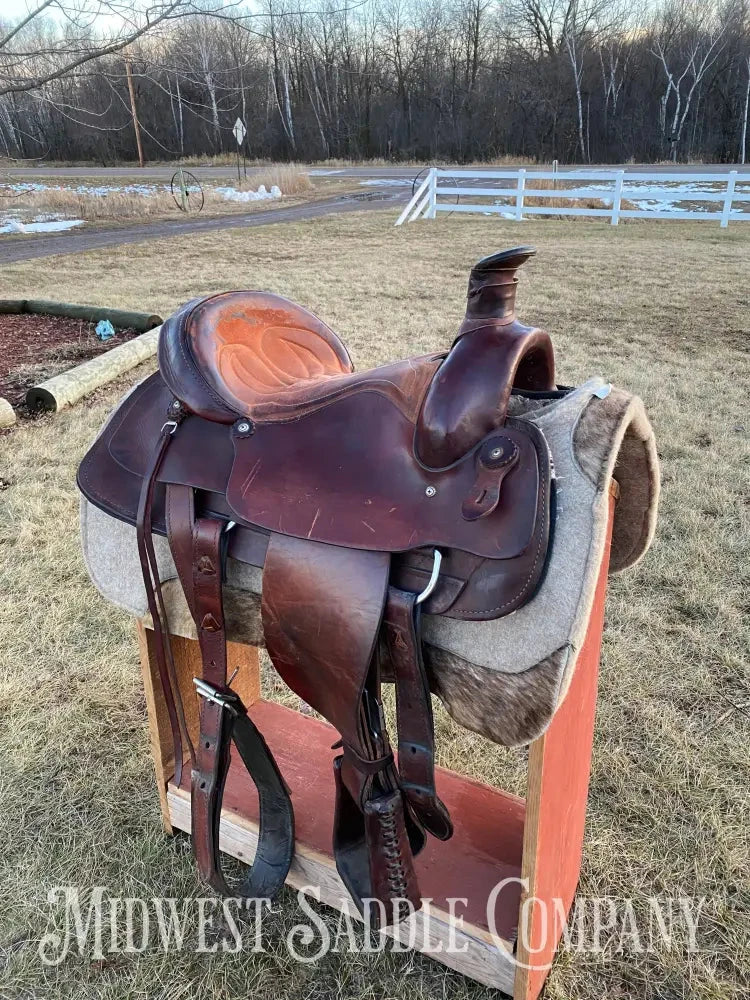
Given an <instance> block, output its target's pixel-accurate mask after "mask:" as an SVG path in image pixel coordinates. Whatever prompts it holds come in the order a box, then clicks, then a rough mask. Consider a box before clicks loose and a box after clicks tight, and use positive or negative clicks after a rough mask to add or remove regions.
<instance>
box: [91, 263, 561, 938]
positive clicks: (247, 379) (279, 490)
mask: <svg viewBox="0 0 750 1000" xmlns="http://www.w3.org/2000/svg"><path fill="white" fill-rule="evenodd" d="M533 253H534V251H533V250H531V249H529V248H517V249H515V250H511V251H508V252H506V253H501V254H495V255H493V256H491V257H487V258H484V259H483V260H482V261H480V262H479V263H478V264H477V265H476V266H475V267H474V269H473V270H472V272H471V279H470V284H469V300H468V307H467V312H466V317H465V319H464V321H463V323H462V325H461V328H460V330H459V333H458V336H457V338H456V340H455V341H454V344H453V346H452V347H451V349H450V350H449V351H448V352H447V353H445V354H438V355H429V356H426V357H421V358H414V359H409V360H406V361H402V362H396V363H394V364H390V365H386V366H383V367H381V368H376V369H373V370H371V371H366V372H362V373H356V372H354V371H353V368H352V365H351V361H350V359H349V355H348V353H347V351H346V348H345V347H344V345H343V344H342V342H341V341H340V340H339V338H338V337H337V336H336V334H335V333H333V331H332V330H330V329H329V328H328V327H327V326H326V325H325V324H324V323H322V322H321V321H320V320H319V319H317V318H316V317H315V316H313V315H312V314H311V313H309V312H307V311H306V310H304V309H302V308H301V307H300V306H297V305H295V304H294V303H291V302H289V301H287V300H285V299H283V298H281V297H279V296H275V295H271V294H268V293H264V292H226V293H223V294H221V295H214V296H210V297H208V298H205V299H203V300H197V301H193V302H190V303H188V304H187V305H186V306H184V307H183V308H182V309H181V310H179V311H178V312H177V313H175V315H174V316H172V317H171V318H170V319H169V320H167V322H166V323H165V324H164V326H163V327H162V330H161V334H160V341H159V368H160V371H159V373H157V374H155V375H153V376H151V378H149V379H147V380H146V381H145V382H144V383H142V384H141V385H140V386H138V387H137V388H136V389H135V390H134V391H133V392H132V393H131V394H130V395H129V396H128V397H127V398H126V400H125V401H124V402H123V403H122V405H121V407H120V408H119V410H118V411H117V412H116V413H115V414H114V416H113V417H112V418H111V420H110V421H109V422H108V424H107V425H106V426H105V428H104V430H103V432H102V433H101V434H100V436H99V438H98V439H97V441H96V442H95V443H94V445H93V447H92V448H91V450H90V451H89V453H88V454H87V455H86V457H85V458H84V460H83V462H82V464H81V467H80V470H79V475H78V482H79V487H80V489H81V491H82V492H83V494H84V496H85V497H86V498H87V499H88V500H89V501H90V502H91V503H92V504H94V505H95V506H96V507H98V508H100V509H101V510H102V511H105V512H106V513H108V514H110V515H112V516H113V517H115V518H117V519H119V520H122V521H125V522H127V523H129V524H132V525H134V526H135V527H136V533H137V543H138V551H139V557H140V563H141V568H142V572H143V577H144V585H145V590H146V596H147V602H148V609H149V612H150V614H151V618H152V622H153V626H154V631H155V634H156V638H157V643H156V646H157V653H158V664H159V670H160V676H161V681H162V684H163V687H164V692H165V700H166V703H167V707H168V711H169V716H170V723H171V726H172V735H173V739H174V743H175V761H176V766H177V771H178V773H177V774H176V775H175V777H176V780H177V781H178V782H179V780H180V774H179V771H180V769H181V767H182V762H183V757H184V752H183V747H185V748H186V750H187V755H188V757H189V759H190V761H191V768H192V799H193V806H192V815H193V841H194V849H195V853H196V857H197V860H198V865H199V869H200V871H201V874H202V875H203V877H204V878H205V879H206V880H207V881H208V882H209V883H210V884H211V885H212V886H214V887H215V888H216V889H217V890H218V891H219V892H223V893H228V892H230V889H229V886H228V885H227V883H226V881H225V879H224V876H223V874H222V872H221V867H220V859H219V851H218V830H219V817H220V811H221V798H222V792H223V786H224V782H225V780H226V774H227V770H228V762H229V745H230V742H231V741H232V740H234V742H235V745H236V747H237V749H238V752H239V753H240V756H241V757H242V759H243V761H244V762H245V764H246V766H247V767H248V770H249V771H250V774H251V776H252V777H253V780H254V781H255V782H256V784H257V786H258V790H259V795H260V801H261V830H260V840H259V848H258V857H257V859H256V861H255V863H254V865H253V867H252V869H251V870H250V873H249V875H248V878H247V879H246V880H245V882H244V883H243V885H242V886H240V887H239V889H238V890H237V889H235V890H233V891H239V892H241V893H242V894H245V895H250V896H263V895H272V894H273V893H274V892H275V891H276V890H277V889H278V888H279V887H280V885H281V884H282V883H283V881H284V879H285V877H286V874H287V871H288V867H289V864H290V862H291V856H292V850H293V813H292V809H291V804H290V802H289V797H288V794H287V792H286V789H285V786H284V783H283V779H282V777H281V775H280V774H279V772H278V770H277V768H276V766H275V764H274V762H273V760H272V758H271V757H270V754H269V752H268V749H267V747H266V746H265V743H264V742H263V739H262V736H261V735H260V734H259V733H258V731H257V730H256V729H255V727H254V725H253V723H252V722H251V720H250V719H249V718H248V716H247V714H246V712H245V709H244V706H243V705H242V704H241V702H240V701H239V699H238V698H237V696H236V695H235V694H234V693H233V692H232V690H231V687H230V686H229V682H228V679H227V676H226V622H225V615H224V605H223V574H224V566H225V563H226V559H227V556H231V557H232V558H233V559H235V560H239V561H240V562H243V563H246V564H249V565H250V566H256V567H262V568H263V593H262V603H261V613H262V623H263V630H264V634H265V643H266V647H267V649H268V652H269V654H270V656H271V659H272V661H273V663H274V666H275V667H276V669H277V670H278V671H279V673H280V674H281V676H282V677H283V678H284V680H285V681H286V682H287V684H288V685H289V686H290V687H291V688H292V689H293V690H294V691H295V692H297V694H299V695H300V696H301V697H302V698H303V699H304V700H305V701H306V702H308V703H309V704H310V705H312V706H313V707H314V708H315V709H316V710H318V711H319V712H320V713H321V714H322V715H323V716H325V718H326V719H328V721H329V722H331V723H332V724H333V725H334V726H335V727H336V729H337V730H338V732H339V733H340V735H341V751H342V752H341V754H340V756H338V757H337V758H336V761H335V765H334V780H335V782H336V789H337V810H336V817H335V823H334V853H335V857H336V863H337V867H338V870H339V873H340V875H341V878H342V880H343V882H344V884H345V885H346V886H347V888H348V889H349V891H350V893H351V894H352V897H353V898H354V900H355V901H356V902H357V904H358V905H359V906H360V908H364V907H365V905H366V901H367V900H375V901H376V902H377V903H379V904H382V905H383V906H385V907H387V908H388V909H389V910H390V908H391V904H392V903H393V902H394V901H397V900H404V899H405V900H407V901H408V902H409V903H411V904H412V905H413V906H414V907H417V908H418V906H419V905H420V901H419V889H418V886H417V883H416V878H415V875H414V869H413V863H412V858H413V855H414V854H416V853H417V852H418V851H419V850H420V849H421V847H422V846H423V844H424V842H425V837H426V835H427V834H428V833H429V834H432V835H433V836H435V837H438V838H440V839H447V838H448V837H450V835H451V832H452V827H451V822H450V817H449V816H448V813H447V811H446V809H445V806H444V805H443V803H442V802H441V801H440V799H439V797H438V795H437V792H436V790H435V782H434V766H433V758H434V735H433V720H432V707H431V701H430V688H429V684H428V680H427V676H426V673H425V666H424V663H423V658H422V640H421V616H422V613H423V612H425V611H426V612H427V613H428V614H430V615H437V616H443V617H445V618H453V619H466V620H470V621H471V620H488V619H497V618H501V617H503V616H505V615H508V614H510V613H511V612H513V611H515V610H516V609H518V608H521V607H522V606H523V605H525V604H526V603H527V602H528V601H529V600H530V599H531V598H532V597H533V595H534V593H535V591H536V588H537V587H538V585H539V583H540V580H541V579H542V577H543V574H544V571H545V566H546V563H547V554H548V549H549V545H550V526H551V523H552V517H551V510H552V507H553V504H554V488H553V471H552V468H551V462H550V454H549V449H548V446H547V443H546V441H545V438H544V435H543V433H542V432H541V430H540V429H539V428H538V427H537V426H536V425H535V424H534V423H533V422H529V421H525V420H519V419H517V418H516V417H514V416H509V414H508V406H509V401H510V399H511V392H512V390H515V392H516V393H521V394H526V395H528V396H529V397H530V398H533V397H534V396H535V394H537V393H539V394H546V395H547V396H549V395H550V394H553V395H554V393H555V392H556V390H555V382H554V361H553V351H552V346H551V343H550V339H549V337H548V335H547V334H545V333H543V332H542V331H541V330H538V329H534V328H530V327H526V326H523V325H522V324H521V323H520V322H518V320H517V319H516V316H515V291H516V285H517V281H518V277H517V271H518V268H519V267H520V266H521V264H522V263H523V262H524V261H525V260H527V259H528V257H530V256H531V255H532V254H533ZM159 535H166V537H167V539H168V542H169V547H170V550H171V554H172V558H173V560H174V564H175V567H176V570H177V574H178V576H179V579H180V582H181V585H182V588H183V591H184V595H185V599H186V601H187V605H188V607H189V609H190V613H191V615H192V617H193V619H194V621H195V626H196V630H197V634H198V638H199V642H200V647H201V654H202V662H203V676H202V678H200V679H199V680H198V681H197V686H198V692H199V695H200V696H201V697H200V737H199V741H198V743H197V745H196V746H195V747H193V746H192V745H191V743H190V738H189V736H188V733H187V729H186V726H185V721H184V713H183V711H182V706H181V705H180V704H179V698H177V697H175V692H176V690H177V688H176V685H175V684H174V678H173V673H174V667H173V664H172V660H171V651H170V646H169V629H168V625H167V621H166V607H165V603H164V597H163V594H162V588H161V581H160V575H159V566H158V560H157V557H156V548H155V537H158V536H159ZM383 679H388V680H389V681H392V682H393V683H394V684H395V690H396V708H397V729H398V741H397V749H398V755H397V756H396V754H395V753H394V751H393V749H392V747H391V743H390V740H389V737H388V733H387V731H386V727H385V721H384V717H383V712H382V707H381V701H380V688H381V683H382V681H383ZM379 912H380V911H379V909H378V908H377V907H376V908H375V909H371V910H370V911H369V913H370V918H371V919H372V920H373V922H375V923H377V922H378V921H380V922H382V918H381V917H380V916H379Z"/></svg>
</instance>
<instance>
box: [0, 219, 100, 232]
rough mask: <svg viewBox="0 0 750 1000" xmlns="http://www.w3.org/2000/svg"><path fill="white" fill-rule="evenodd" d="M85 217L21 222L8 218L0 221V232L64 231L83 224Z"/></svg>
mask: <svg viewBox="0 0 750 1000" xmlns="http://www.w3.org/2000/svg"><path fill="white" fill-rule="evenodd" d="M83 221H84V220H83V219H49V220H47V221H46V222H25V223H24V222H19V220H18V219H6V220H5V221H4V222H2V223H0V233H62V232H65V231H66V230H68V229H74V228H75V227H76V226H82V225H83Z"/></svg>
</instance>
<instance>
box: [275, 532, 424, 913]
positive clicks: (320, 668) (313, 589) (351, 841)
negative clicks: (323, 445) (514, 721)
mask: <svg viewBox="0 0 750 1000" xmlns="http://www.w3.org/2000/svg"><path fill="white" fill-rule="evenodd" d="M389 573H390V555H389V554H388V553H386V552H366V551H363V550H359V549H347V548H343V547H340V546H336V545H326V544H323V543H321V542H314V541H310V540H308V539H300V538H293V537H291V536H285V535H276V534H274V535H272V536H271V540H270V542H269V544H268V552H267V554H266V563H265V567H264V570H263V598H262V615H263V629H264V633H265V640H266V649H267V650H268V653H269V655H270V657H271V659H272V661H273V664H274V666H275V667H276V669H277V670H278V672H279V674H281V676H282V678H283V679H284V680H285V681H286V683H287V684H288V685H289V687H290V688H291V689H292V690H293V691H295V692H296V693H297V694H298V695H299V696H300V697H301V698H302V699H303V700H304V701H306V702H307V703H308V704H309V705H311V706H312V707H313V708H314V709H316V710H317V711H318V712H320V713H321V715H323V716H324V717H325V718H326V719H327V720H328V721H329V722H330V723H331V724H332V725H334V726H335V727H336V729H337V730H338V731H339V733H341V736H342V744H341V745H342V746H343V753H342V754H341V756H339V757H337V758H336V759H335V761H334V777H335V782H336V793H337V794H336V814H335V817H334V833H333V852H334V857H335V860H336V867H337V869H338V872H339V875H340V876H341V879H342V881H343V883H344V885H345V886H346V888H347V889H348V890H349V892H350V893H351V896H352V898H353V900H354V902H355V903H356V904H357V906H358V907H359V908H360V910H363V909H364V901H365V900H367V899H373V900H375V901H377V902H379V903H380V904H382V906H383V907H385V913H386V919H389V918H390V917H391V916H392V915H395V916H396V917H397V918H398V917H400V916H404V915H405V914H404V913H403V912H401V911H400V910H398V908H394V907H393V904H394V902H395V901H397V900H400V899H406V900H408V902H409V903H410V904H411V905H412V906H413V907H414V908H415V909H418V908H419V906H420V903H421V901H420V898H419V889H418V886H417V880H416V876H415V874H414V868H413V858H412V855H413V854H414V853H416V852H417V851H418V850H419V849H420V848H421V847H422V846H423V844H424V832H423V831H422V830H421V828H420V827H419V826H418V825H417V824H416V823H415V822H414V820H413V818H412V817H411V815H410V813H409V810H408V809H406V807H405V805H404V802H403V797H402V794H401V790H400V788H399V782H398V774H397V773H396V769H395V767H394V763H393V756H392V753H391V748H390V744H389V742H388V735H387V733H386V729H385V724H384V720H383V712H382V707H381V704H380V677H379V665H378V662H377V657H376V655H375V649H376V644H377V639H378V635H379V633H380V628H381V623H382V619H383V609H384V606H385V598H386V593H387V589H388V578H389ZM394 909H396V913H395V914H393V910H394ZM369 915H370V919H371V920H372V921H373V923H376V924H378V925H379V922H380V918H379V915H378V908H377V907H371V908H370V910H369Z"/></svg>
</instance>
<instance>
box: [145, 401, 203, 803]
mask: <svg viewBox="0 0 750 1000" xmlns="http://www.w3.org/2000/svg"><path fill="white" fill-rule="evenodd" d="M171 412H173V413H174V412H175V411H174V409H172V410H171ZM176 427H177V421H176V420H171V421H169V422H168V423H166V424H164V426H163V427H162V429H161V433H160V435H159V438H158V440H157V443H156V447H155V449H154V452H153V455H152V458H151V462H150V463H149V466H148V468H147V470H146V473H145V475H144V479H143V485H142V488H141V493H140V497H139V501H138V512H137V515H136V539H137V543H138V554H139V557H140V562H141V571H142V575H143V585H144V589H145V591H146V603H147V606H148V610H149V614H150V615H151V622H152V625H153V631H154V638H155V652H156V662H157V667H158V670H159V678H160V680H161V684H162V690H163V692H164V701H165V704H166V708H167V715H168V717H169V725H170V730H171V734H172V745H173V751H174V762H175V782H176V783H177V784H179V783H180V781H181V780H182V766H183V739H184V742H185V745H186V746H187V748H188V752H189V755H190V759H191V761H194V759H195V751H194V748H193V744H192V741H191V740H190V735H189V732H188V728H187V723H186V720H185V712H184V707H183V704H182V699H181V697H180V694H179V686H178V683H177V676H176V670H175V665H174V657H173V654H172V646H171V643H170V641H169V621H168V618H167V611H166V606H165V604H164V595H163V593H162V587H161V580H160V578H159V567H158V563H157V559H156V552H155V550H154V544H153V537H152V524H151V518H152V508H153V498H154V490H155V487H156V481H157V476H158V474H159V469H160V468H161V465H162V462H163V461H164V456H165V454H166V451H167V448H168V447H169V444H170V442H171V440H172V435H173V434H174V430H175V429H176ZM168 428H170V429H168Z"/></svg>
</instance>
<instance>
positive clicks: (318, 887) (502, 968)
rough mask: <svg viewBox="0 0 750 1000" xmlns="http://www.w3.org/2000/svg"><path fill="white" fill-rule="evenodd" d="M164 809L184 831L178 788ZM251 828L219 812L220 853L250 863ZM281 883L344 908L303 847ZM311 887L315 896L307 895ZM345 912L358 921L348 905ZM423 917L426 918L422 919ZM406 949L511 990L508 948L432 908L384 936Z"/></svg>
mask: <svg viewBox="0 0 750 1000" xmlns="http://www.w3.org/2000/svg"><path fill="white" fill-rule="evenodd" d="M169 806H170V812H171V815H172V820H173V823H174V826H175V828H176V829H180V830H185V831H188V832H189V830H190V796H189V794H188V792H186V791H185V790H184V789H182V788H176V787H175V786H174V785H170V786H169ZM257 840H258V837H257V824H255V823H253V822H251V821H250V820H247V819H246V818H245V817H243V816H241V815H238V814H235V815H230V814H228V813H224V814H223V815H222V820H221V831H220V845H221V849H222V851H225V852H226V853H227V854H229V855H231V856H232V857H235V858H238V859H239V860H240V861H244V862H246V863H250V862H251V861H252V859H253V858H254V857H255V848H256V845H257ZM287 884H288V885H290V886H292V888H294V889H297V890H303V891H305V892H306V893H307V894H308V895H312V896H313V897H314V898H316V899H318V900H320V902H322V903H325V904H326V905H328V906H331V907H332V908H334V909H337V910H341V909H343V908H344V906H345V904H346V903H347V899H348V897H347V893H346V890H345V889H344V886H343V885H342V883H341V880H340V879H339V876H338V873H337V872H336V868H335V866H334V864H333V859H332V858H331V857H330V855H327V854H321V853H319V852H316V851H315V850H313V849H312V848H310V847H307V846H305V845H304V844H300V843H298V844H297V851H296V854H295V857H294V861H293V862H292V868H291V871H290V873H289V877H288V878H287ZM312 888H314V889H315V892H314V893H312V892H310V890H311V889H312ZM348 912H349V913H351V915H352V916H353V917H354V918H356V919H359V916H358V914H357V912H356V910H355V908H354V906H353V904H351V902H350V901H349V902H348ZM426 917H427V918H426ZM386 933H387V934H388V936H389V937H392V938H395V939H396V940H398V941H400V942H402V943H403V944H404V945H406V946H408V947H414V948H415V950H417V951H421V952H423V953H424V954H427V955H429V956H430V957H431V958H434V959H436V960H437V961H439V962H441V963H442V964H443V965H447V966H448V967H449V968H451V969H455V970H456V971H458V972H460V973H462V975H465V976H469V977H470V978H472V979H474V980H476V981H477V982H479V983H483V984H484V985H485V986H491V987H494V988H495V989H498V990H502V991H503V992H504V993H510V992H511V991H512V989H513V977H514V967H513V959H512V955H511V953H510V947H511V946H510V943H509V942H505V943H504V945H501V946H498V944H497V942H496V941H494V940H493V939H491V938H490V937H489V936H488V935H487V934H486V933H483V932H482V931H481V929H478V928H474V927H472V926H471V925H470V924H468V923H466V922H462V921H460V920H455V919H452V918H451V915H450V914H448V913H445V912H443V911H440V910H438V909H437V908H434V907H432V906H431V907H430V908H429V913H427V911H424V912H420V913H417V914H415V915H414V916H413V917H412V918H411V919H410V920H408V921H405V922H404V923H403V924H400V925H399V926H398V927H397V928H389V929H388V930H387V932H386Z"/></svg>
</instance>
